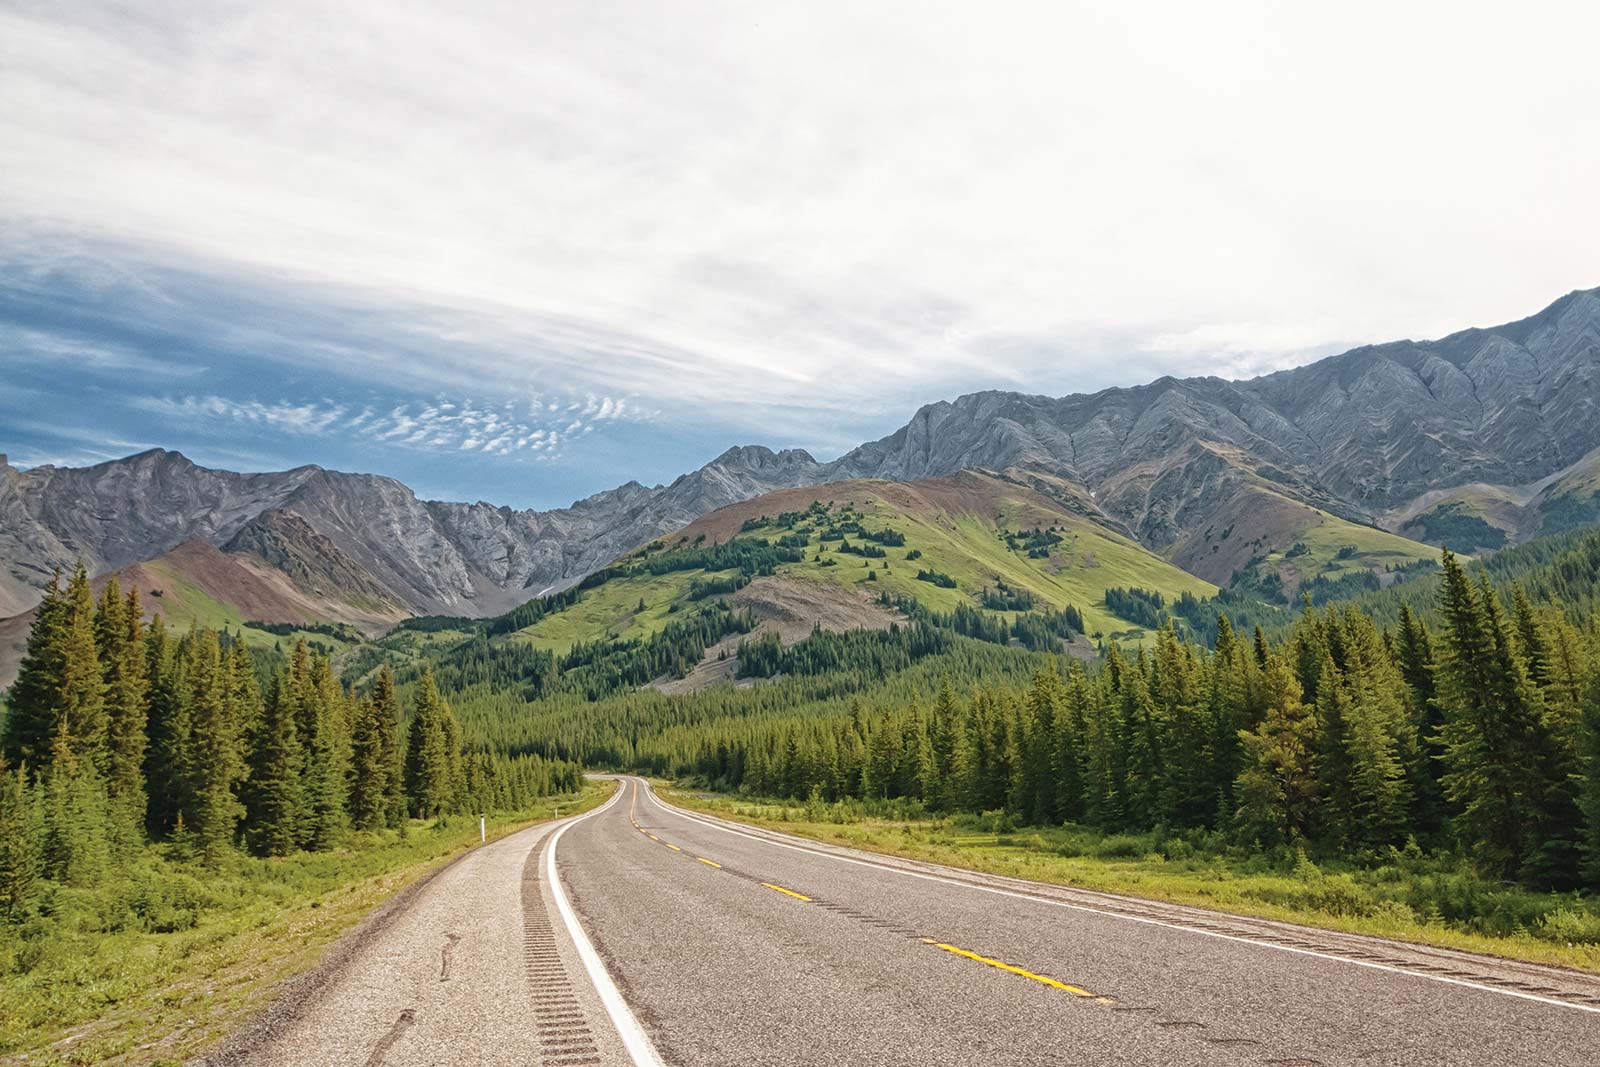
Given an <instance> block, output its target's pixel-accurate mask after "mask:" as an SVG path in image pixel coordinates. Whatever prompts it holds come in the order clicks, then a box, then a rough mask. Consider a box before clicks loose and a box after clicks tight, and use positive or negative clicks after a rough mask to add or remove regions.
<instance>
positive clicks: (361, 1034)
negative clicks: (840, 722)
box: [217, 779, 1600, 1067]
mask: <svg viewBox="0 0 1600 1067" xmlns="http://www.w3.org/2000/svg"><path fill="white" fill-rule="evenodd" d="M552 865H553V866H554V869H555V870H556V871H558V872H559V879H558V880H555V881H553V880H552V877H551V875H552ZM217 1062H222V1063H228V1064H236V1063H247V1064H260V1065H263V1067H286V1065H300V1064H307V1065H311V1064H316V1065H323V1064H329V1065H335V1064H352V1065H362V1067H380V1065H389V1067H411V1065H424V1064H428V1065H432V1064H441V1065H442V1064H523V1065H543V1067H605V1065H611V1064H617V1065H622V1064H637V1065H640V1067H653V1065H654V1064H657V1063H665V1064H676V1065H680V1067H690V1065H701V1064H730V1065H731V1064H738V1065H741V1067H743V1065H752V1064H784V1065H797V1064H827V1065H836V1064H838V1065H849V1064H864V1065H869V1064H871V1065H875V1064H883V1065H891V1064H893V1065H899V1064H906V1065H911V1064H917V1065H919V1067H921V1065H928V1064H940V1065H943V1064H983V1065H984V1067H993V1065H994V1064H996V1063H1015V1064H1029V1065H1032V1064H1082V1065H1091V1064H1092V1065H1096V1067H1099V1065H1107V1064H1145V1065H1162V1067H1188V1065H1195V1067H1200V1065H1206V1067H1210V1065H1246V1064H1247V1065H1252V1067H1296V1065H1298V1067H1311V1065H1316V1064H1323V1065H1330V1067H1331V1065H1335V1064H1351V1065H1384V1064H1392V1065H1404V1067H1421V1065H1435V1064H1451V1065H1456V1064H1460V1065H1467V1064H1472V1065H1480V1064H1481V1065H1496V1067H1500V1065H1512V1067H1523V1065H1528V1067H1532V1065H1543V1064H1550V1065H1571V1067H1596V1065H1600V980H1597V979H1594V978H1590V977H1588V976H1584V975H1578V974H1575V973H1573V972H1564V971H1559V970H1554V969H1549V968H1541V967H1536V966H1532V965H1525V964H1506V963H1501V962H1496V961H1491V960H1486V959H1484V958H1482V957H1475V956H1470V955H1467V954H1461V953H1452V952H1448V951H1444V950H1437V949H1426V948H1417V947H1411V946H1400V945H1396V944H1394V943H1391V942H1383V941H1376V940H1373V939H1366V938H1359V937H1354V936H1350V935H1334V934H1323V933H1318V932H1315V931H1307V930H1305V929H1303V928H1300V927H1294V926H1288V925H1284V924H1275V923H1268V922H1262V921H1258V920H1244V919H1233V918H1230V917H1227V916H1219V915H1216V914H1215V913H1211V912H1204V911H1200V910H1197V909H1190V908H1182V907H1177V906H1171V905H1160V904H1152V903H1149V902H1141V901H1133V900H1129V899H1127V898H1121V897H1115V896H1111V895H1107V894H1096V893H1089V892H1085V891H1081V890H1073V889H1068V888H1064V887H1050V886H1041V885H1037V884H1034V883H1028V882H1022V881H1017V880H1012V879H1004V878H994V877H989V876H982V875H976V874H972V873H970V872H959V871H953V870H951V869H949V868H943V867H937V866H935V865H931V864H919V863H915V862H912V861H904V860H895V859H891V858H886V857H879V856H873V855H870V854H866V853H857V852H852V851H850V850H845V849H837V848H832V847H830V846H825V845H819V844H817V843H815V842H808V841H802V840H799V839H794V838H788V837H785V836H784V835H779V834H773V833H769V832H767V831H761V830H752V829H751V828H749V827H743V826H739V825H737V824H733V823H726V822H723V821H721V820H716V819H711V818H707V817H705V816H701V815H698V814H693V813H688V812H683V811H680V810H678V809H676V808H673V807H671V806H669V805H666V804H664V803H662V802H661V801H660V800H659V799H658V798H656V797H655V796H654V795H653V794H652V793H651V792H650V790H649V789H648V788H647V787H646V786H645V785H644V783H643V782H641V781H639V780H637V779H627V780H624V781H623V782H622V784H621V786H620V788H619V790H618V792H617V794H616V795H615V796H614V797H613V799H612V800H611V802H610V803H609V804H608V805H606V806H605V807H603V808H601V809H599V810H597V811H596V812H593V813H590V814H588V815H585V816H580V817H579V818H577V819H575V820H569V821H567V822H563V823H559V824H555V825H554V826H541V827H535V828H533V829H530V830H528V831H524V832H523V833H520V834H517V835H513V836H512V837H508V838H506V839H504V840H502V841H500V842H497V843H495V844H492V845H489V846H486V847H485V848H482V849H479V850H477V851H475V852H473V853H470V854H469V855H468V856H467V857H466V858H464V859H463V860H461V861H459V862H458V863H456V864H455V865H453V866H452V867H450V868H448V869H446V870H445V871H444V872H443V873H442V874H440V875H439V876H438V877H436V878H435V879H434V880H433V881H431V882H430V883H428V884H427V885H426V886H425V887H424V888H423V889H422V890H421V891H419V892H418V893H417V894H416V895H415V897H414V898H413V899H411V900H409V901H407V902H406V904H405V906H404V907H403V908H400V909H397V911H396V914H395V915H394V917H393V918H392V919H391V920H390V921H388V922H387V923H381V924H374V926H373V927H372V928H370V929H367V930H366V931H364V932H363V933H362V934H361V935H359V936H358V937H357V938H356V939H355V941H354V942H353V943H352V944H351V945H350V946H348V948H347V951H346V952H345V954H344V957H343V958H342V959H341V960H339V961H338V962H337V963H336V964H332V965H330V966H329V968H328V969H327V973H325V974H324V975H322V976H321V977H320V979H319V980H318V981H317V982H315V983H312V985H311V986H310V987H308V988H307V989H306V990H305V991H303V992H302V993H301V994H300V995H298V996H292V997H289V998H287V999H286V1000H285V1002H284V1005H283V1007H282V1009H281V1010H280V1011H279V1012H278V1013H277V1016H276V1017H274V1018H271V1019H269V1020H268V1022H267V1025H265V1026H264V1027H263V1028H261V1029H260V1030H259V1031H258V1032H255V1033H251V1034H247V1035H244V1036H243V1037H242V1038H241V1040H239V1041H238V1042H236V1043H235V1045H234V1046H233V1048H232V1049H230V1050H229V1052H228V1053H227V1054H226V1055H225V1056H224V1057H220V1058H219V1059H218V1060H217Z"/></svg>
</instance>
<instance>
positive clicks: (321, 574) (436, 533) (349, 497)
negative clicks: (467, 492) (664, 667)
mask: <svg viewBox="0 0 1600 1067" xmlns="http://www.w3.org/2000/svg"><path fill="white" fill-rule="evenodd" d="M818 470H819V468H818V465H817V463H816V461H815V460H813V459H812V458H811V457H810V456H809V455H807V454H806V453H804V452H800V451H788V452H773V451H771V450H770V449H766V448H761V447H758V446H749V447H746V448H737V449H730V450H729V451H728V452H726V453H724V454H723V455H722V456H720V457H718V458H717V459H716V460H714V461H713V462H711V463H710V464H708V465H707V466H705V467H703V468H701V469H700V470H698V471H696V472H694V473H693V474H688V475H684V476H683V477H681V478H679V479H678V480H677V481H675V482H673V483H672V484H671V485H670V486H657V487H655V488H646V487H644V486H642V485H639V484H638V483H637V482H631V483H629V484H628V485H624V486H620V487H618V488H616V489H612V490H609V491H607V492H604V493H597V494H596V495H594V496H592V497H588V498H586V499H584V500H580V501H578V502H577V503H575V504H574V505H572V506H571V507H570V508H562V509H558V510H554V511H548V512H538V511H515V510H512V509H510V508H500V507H495V506H493V505H490V504H485V503H477V504H461V503H444V502H438V501H422V500H418V499H417V497H416V495H415V494H414V493H412V491H411V490H410V489H409V488H407V487H406V486H405V485H403V484H401V483H400V482H397V481H395V480H394V479H392V478H383V477H379V476H375V475H364V474H344V473H340V472H337V471H328V470H323V469H321V468H319V467H302V468H299V469H296V470H292V471H284V472H281V473H275V474H235V473H232V472H230V471H217V470H209V469H207V468H204V467H199V466H196V465H195V464H193V463H191V462H190V461H189V460H188V459H186V458H185V457H183V456H182V455H180V454H178V453H176V452H167V451H162V450H157V451H152V452H145V453H141V454H140V455H137V456H130V457H128V458H126V459H122V460H114V461H112V462H109V463H102V464H99V465H97V466H94V467H86V468H82V469H57V468H53V467H40V468H36V469H34V470H29V471H18V470H16V469H15V468H12V467H10V466H8V465H5V464H4V463H3V462H0V561H3V562H4V569H3V571H0V615H11V614H17V613H19V612H22V611H25V610H27V609H28V608H30V607H31V606H32V605H33V604H34V603H36V602H37V601H38V597H39V590H40V589H41V588H42V587H43V586H44V585H45V584H46V583H47V582H48V581H49V578H50V574H51V572H52V571H53V570H54V569H56V568H60V569H62V570H66V569H69V568H70V567H72V566H73V564H74V562H75V561H76V560H77V559H78V558H80V557H81V558H82V559H83V560H84V562H85V563H86V564H87V565H88V566H89V568H90V570H91V572H92V573H95V574H99V573H103V572H105V571H109V570H115V569H116V568H118V567H122V566H125V565H127V564H129V563H136V562H140V561H143V560H147V559H153V558H155V557H156V556H159V555H161V554H163V553H165V552H167V551H170V550H171V549H173V548H175V547H176V546H177V545H179V544H181V543H183V542H184V541H187V540H190V539H192V538H195V537H200V538H204V539H205V540H207V541H210V542H211V543H212V544H215V545H218V546H221V547H225V548H226V549H227V550H228V551H234V552H249V553H251V554H252V555H255V556H258V557H260V558H261V559H264V560H265V561H267V562H268V563H270V564H272V565H273V566H275V567H278V568H279V569H280V570H283V571H284V572H285V573H286V574H288V575H289V576H290V578H291V579H293V580H294V581H295V582H296V584H297V585H300V586H301V587H302V588H303V589H305V590H306V591H307V592H308V593H312V594H314V595H317V596H335V597H343V598H357V599H360V600H362V601H364V602H367V603H372V604H376V605H379V606H384V605H399V606H401V607H403V608H404V609H406V610H409V611H413V612H418V613H441V614H462V615H482V614H493V613H496V612H499V611H503V610H505V609H507V608H509V607H511V606H514V605H516V604H520V603H522V602H523V601H525V600H527V599H529V598H530V597H532V596H534V595H536V594H538V593H540V592H543V591H544V590H546V589H548V588H559V587H561V586H562V585H564V584H570V583H571V582H573V581H576V580H577V579H578V578H581V577H582V576H583V575H584V574H587V573H588V572H589V571H591V570H594V569H596V568H597V567H600V566H602V565H604V564H605V563H608V562H609V561H611V560H612V559H614V558H615V557H617V556H618V555H621V554H622V553H624V552H627V551H629V550H631V549H633V548H635V547H637V546H638V545H639V544H641V543H643V542H645V541H648V540H649V539H650V538H652V537H655V536H658V535H660V534H664V533H667V532H669V531H671V530H674V529H677V528H678V527H680V526H683V525H686V524H687V523H689V522H690V521H691V520H693V519H695V518H696V517H698V516H700V515H702V514H704V513H706V512H707V511H712V510H715V509H716V508H719V507H722V506H724V505H726V504H731V503H734V502H736V501H739V500H746V499H749V498H750V497H753V496H759V495H761V494H762V493H765V492H769V491H771V490H773V489H780V488H788V487H791V486H795V485H800V484H804V483H806V482H807V481H812V480H815V477H816V472H817V471H818Z"/></svg>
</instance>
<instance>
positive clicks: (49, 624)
mask: <svg viewBox="0 0 1600 1067" xmlns="http://www.w3.org/2000/svg"><path fill="white" fill-rule="evenodd" d="M66 617H67V604H66V598H65V596H64V595H63V593H62V590H61V578H60V575H59V574H58V575H54V576H52V577H51V579H50V584H49V585H47V586H46V587H45V590H44V597H43V599H41V600H40V601H39V605H38V607H36V608H35V609H34V615H33V625H32V626H31V627H30V628H29V629H28V645H27V651H26V652H25V653H24V654H23V657H22V662H21V664H20V665H19V667H18V669H17V680H16V681H15V682H14V683H12V686H11V690H10V692H9V694H8V696H7V710H6V717H5V722H4V723H3V726H4V734H3V736H0V742H3V743H0V756H3V757H4V759H5V760H6V761H7V762H8V763H10V764H11V765H12V766H27V767H30V768H32V769H33V771H34V773H35V774H38V773H39V772H40V771H41V769H42V768H45V767H48V766H49V763H50V746H51V743H52V742H53V741H54V739H55V733H56V693H57V691H58V690H59V689H60V687H61V677H62V675H63V673H64V670H63V665H62V656H63V653H64V648H65V642H66V633H65V630H66Z"/></svg>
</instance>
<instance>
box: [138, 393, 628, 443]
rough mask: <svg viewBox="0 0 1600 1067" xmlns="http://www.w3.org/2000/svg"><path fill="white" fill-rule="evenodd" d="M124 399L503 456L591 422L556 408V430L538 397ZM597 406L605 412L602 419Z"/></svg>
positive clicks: (611, 403)
mask: <svg viewBox="0 0 1600 1067" xmlns="http://www.w3.org/2000/svg"><path fill="white" fill-rule="evenodd" d="M129 404H130V405H132V406H133V407H136V408H139V409H142V410H144V411H148V412H151V413H153V414H156V415H160V416H163V417H164V418H168V419H174V420H184V421H189V420H212V421H222V422H233V423H246V424H251V425H255V426H260V427H265V428H271V429H274V430H279V431H282V432H285V433H290V434H300V435H309V436H328V435H340V436H343V437H348V438H361V439H363V440H366V441H369V442H372V443H375V444H379V445H388V446H392V447H402V448H404V447H418V448H426V449H429V450H433V449H447V450H451V451H458V452H470V451H478V452H488V453H494V454H496V455H502V456H508V455H512V454H513V453H516V452H537V451H541V450H542V451H543V452H544V453H545V454H547V455H549V454H553V453H554V452H555V449H556V444H557V441H558V440H559V439H560V437H562V436H570V435H573V434H578V433H589V432H591V431H592V430H593V429H594V425H595V424H594V423H588V424H586V423H584V422H583V420H582V419H581V418H577V419H566V417H565V415H564V414H557V415H555V416H554V418H556V419H559V420H561V421H562V422H563V423H564V426H563V427H562V428H561V429H560V430H559V432H558V429H557V426H556V425H554V424H549V423H546V420H548V419H550V418H551V417H552V413H550V412H549V411H547V410H546V409H545V408H544V407H543V406H542V405H541V404H539V403H531V404H528V405H527V406H526V415H525V417H524V416H519V415H516V413H515V409H513V408H511V407H510V406H503V407H502V408H501V410H500V411H489V412H485V410H484V405H483V404H481V403H480V402H478V401H473V400H460V401H432V402H425V403H420V404H417V405H410V404H400V405H397V406H395V407H392V408H390V409H389V410H388V411H387V412H386V413H384V414H381V415H380V414H378V413H377V412H376V411H375V410H374V409H373V408H372V407H370V406H362V407H361V408H360V410H359V411H355V409H354V407H353V406H352V405H350V404H346V403H336V402H334V401H331V400H322V401H319V402H311V403H292V402H287V401H284V402H278V403H263V402H261V401H254V400H234V399H230V398H228V397H223V396H182V397H159V396H139V397H133V398H131V399H130V400H129ZM578 406H579V408H580V409H582V408H585V407H593V409H594V410H595V412H596V416H595V418H596V419H597V420H599V421H608V422H609V421H615V420H617V419H620V418H623V417H624V414H626V416H627V417H629V418H644V417H645V415H644V413H642V412H641V411H640V410H639V409H638V408H637V406H635V405H630V404H629V403H628V402H627V400H626V398H621V397H611V396H591V397H589V398H588V399H587V400H585V401H582V402H579V404H578ZM413 407H415V410H413ZM601 411H607V412H609V413H610V414H608V415H607V416H605V418H604V419H601V416H600V415H599V413H600V412H601ZM352 412H354V413H352Z"/></svg>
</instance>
